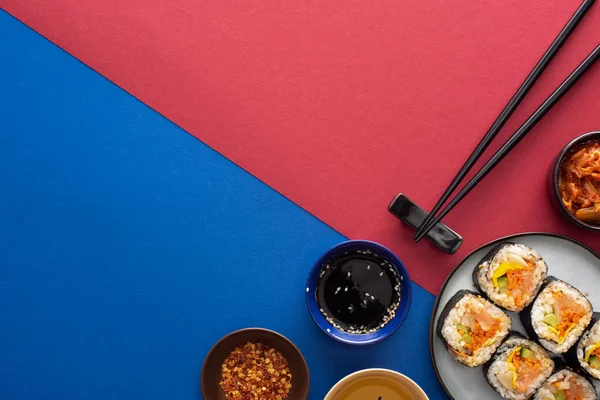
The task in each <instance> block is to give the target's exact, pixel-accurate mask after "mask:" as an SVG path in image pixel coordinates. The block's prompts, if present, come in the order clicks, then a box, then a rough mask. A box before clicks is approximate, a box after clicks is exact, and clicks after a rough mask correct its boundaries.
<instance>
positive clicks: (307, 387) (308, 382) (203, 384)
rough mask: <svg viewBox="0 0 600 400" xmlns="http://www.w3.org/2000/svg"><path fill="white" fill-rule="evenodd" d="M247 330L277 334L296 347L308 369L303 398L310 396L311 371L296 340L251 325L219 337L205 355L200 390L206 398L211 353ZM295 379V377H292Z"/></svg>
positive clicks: (305, 367)
mask: <svg viewBox="0 0 600 400" xmlns="http://www.w3.org/2000/svg"><path fill="white" fill-rule="evenodd" d="M247 332H259V333H262V334H265V335H268V336H275V337H277V338H278V339H281V340H283V341H285V342H287V343H288V344H290V345H291V346H292V348H293V349H294V351H295V352H296V353H298V355H299V356H300V360H301V365H302V367H303V369H304V370H305V371H306V385H305V387H304V390H303V393H302V394H301V397H302V398H308V394H309V392H310V371H309V369H308V364H307V363H306V359H305V358H304V354H302V352H301V351H300V349H299V348H298V346H296V344H294V342H292V341H291V340H290V339H288V338H287V337H285V336H284V335H282V334H281V333H279V332H276V331H274V330H271V329H267V328H260V327H249V328H242V329H238V330H236V331H233V332H230V333H228V334H227V335H225V336H223V337H222V338H221V339H219V340H218V341H217V342H216V343H215V344H214V345H213V346H212V347H211V348H210V350H209V351H208V353H207V354H206V357H204V362H203V363H202V369H201V371H200V391H201V392H202V396H203V397H205V398H206V394H205V390H204V387H205V385H207V384H208V383H206V379H205V378H206V377H205V371H206V362H207V361H208V359H209V358H210V356H211V355H213V353H214V351H215V349H216V348H217V346H219V345H220V344H221V343H222V342H224V341H225V340H227V339H229V338H230V337H232V336H237V335H242V334H244V333H247ZM292 379H293V377H292Z"/></svg>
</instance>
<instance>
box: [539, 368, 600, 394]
mask: <svg viewBox="0 0 600 400" xmlns="http://www.w3.org/2000/svg"><path fill="white" fill-rule="evenodd" d="M561 398H562V399H577V400H596V389H594V386H592V384H591V383H590V382H589V381H588V380H587V379H585V378H584V377H583V376H581V375H579V374H576V373H575V372H571V371H568V370H566V369H563V370H561V371H559V372H557V373H555V374H554V375H552V376H551V377H550V378H548V380H547V381H546V382H544V385H542V387H541V388H540V389H539V390H538V391H537V393H536V394H535V397H534V398H533V400H556V399H561Z"/></svg>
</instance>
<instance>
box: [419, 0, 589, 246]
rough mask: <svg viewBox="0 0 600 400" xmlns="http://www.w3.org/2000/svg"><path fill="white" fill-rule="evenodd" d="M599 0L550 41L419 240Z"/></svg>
mask: <svg viewBox="0 0 600 400" xmlns="http://www.w3.org/2000/svg"><path fill="white" fill-rule="evenodd" d="M594 1H595V0H584V1H583V3H581V5H580V6H579V8H578V9H577V11H575V14H573V16H572V17H571V19H570V20H569V22H567V24H566V25H565V27H564V28H563V29H562V30H561V31H560V33H559V34H558V36H557V37H556V39H554V42H552V44H551V45H550V47H549V48H548V50H546V52H545V53H544V55H543V56H542V58H541V59H540V61H538V63H537V64H536V65H535V67H534V68H533V70H532V71H531V72H530V73H529V75H528V76H527V78H526V79H525V81H524V82H523V84H521V87H519V89H518V90H517V92H516V93H515V94H514V95H513V97H512V98H511V99H510V101H509V102H508V104H507V105H506V107H504V110H502V112H501V113H500V115H498V118H497V119H496V121H494V123H493V124H492V126H491V127H490V129H489V130H488V131H487V133H486V134H485V135H484V136H483V138H482V139H481V141H480V142H479V144H478V145H477V147H476V148H475V150H474V151H473V153H471V155H470V156H469V158H468V159H467V161H466V162H465V164H464V165H463V166H462V168H461V169H460V171H458V173H457V174H456V176H455V177H454V179H453V180H452V182H451V183H450V185H449V186H448V187H447V188H446V191H445V192H444V193H443V194H442V196H441V197H440V198H439V200H438V201H437V203H435V206H433V208H432V209H431V211H430V212H429V215H428V216H427V217H426V218H425V220H424V221H423V223H421V225H420V226H419V228H418V229H417V233H416V234H415V240H417V241H418V240H420V239H418V238H420V237H423V236H424V235H423V231H424V230H425V228H426V227H427V226H428V225H429V224H430V223H431V221H432V220H433V219H434V218H435V214H436V213H437V212H438V211H439V210H440V208H441V207H442V206H443V205H444V203H445V202H446V201H447V200H448V198H449V197H450V195H451V194H452V193H453V192H454V191H455V190H456V188H457V187H458V185H459V184H460V182H461V181H462V180H463V179H464V178H465V176H466V175H467V174H468V173H469V171H470V170H471V168H473V166H474V165H475V163H476V162H477V160H479V158H480V157H481V155H482V154H483V152H484V151H485V150H486V149H487V148H488V146H489V145H490V143H491V142H492V141H493V140H494V138H495V137H496V136H497V135H498V132H500V130H501V129H502V127H503V126H504V124H505V123H506V121H507V120H508V118H510V116H511V115H512V114H513V112H514V111H515V110H516V108H517V107H518V106H519V104H521V101H523V98H524V97H525V96H526V95H527V93H528V92H529V90H530V89H531V87H532V86H533V85H534V84H535V82H536V81H537V79H538V78H539V77H540V75H541V74H542V73H543V72H544V70H545V69H546V67H547V66H548V64H550V61H552V59H553V58H554V56H555V55H556V53H557V52H558V50H560V48H561V47H562V45H563V44H564V43H565V41H566V40H567V39H568V38H569V35H571V33H572V32H573V30H575V28H576V27H577V25H578V24H579V22H580V21H581V20H582V19H583V17H584V16H585V14H586V13H587V11H588V10H589V9H590V7H591V6H592V4H594Z"/></svg>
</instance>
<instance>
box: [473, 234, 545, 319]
mask: <svg viewBox="0 0 600 400" xmlns="http://www.w3.org/2000/svg"><path fill="white" fill-rule="evenodd" d="M547 274H548V266H547V265H546V262H545V261H544V259H543V258H542V256H540V255H539V254H538V253H537V252H536V251H535V250H534V249H532V248H531V247H529V246H526V245H524V244H519V243H512V242H505V243H502V244H500V245H498V246H496V247H494V248H493V249H492V250H491V251H490V252H489V253H488V254H487V255H486V256H485V257H484V258H483V260H481V262H480V263H479V265H477V266H476V267H475V269H474V270H473V283H474V284H475V286H476V287H477V288H478V289H479V290H480V291H481V292H482V293H483V294H484V295H485V297H487V298H488V299H490V300H491V301H492V302H493V303H494V304H496V305H497V306H499V307H502V308H504V309H505V310H508V311H515V312H520V311H522V310H523V308H525V307H527V306H528V305H529V304H530V303H531V302H532V301H533V299H534V298H535V296H536V295H537V293H538V291H539V290H540V287H541V286H542V284H543V283H544V279H546V275H547Z"/></svg>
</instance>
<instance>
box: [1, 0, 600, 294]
mask: <svg viewBox="0 0 600 400" xmlns="http://www.w3.org/2000/svg"><path fill="white" fill-rule="evenodd" d="M579 4H580V2H579V1H576V0H566V1H542V0H487V1H485V2H482V1H466V0H445V1H439V0H438V1H422V0H421V1H417V0H408V1H400V2H398V1H385V0H384V1H380V2H371V1H346V0H344V1H341V0H333V1H326V2H316V1H292V0H283V1H277V2H273V1H268V2H246V1H192V0H178V1H166V0H151V1H150V0H144V1H141V0H140V1H138V0H119V1H117V0H104V1H102V2H97V1H81V0H60V1H59V0H30V1H27V2H24V1H20V0H0V6H1V7H2V8H4V9H5V10H6V11H8V12H9V13H11V14H12V15H14V16H15V17H17V18H19V19H20V20H21V21H23V22H24V23H26V24H28V25H30V26H31V27H32V28H34V29H35V30H37V31H38V32H40V33H42V34H43V35H45V36H46V37H47V38H49V39H50V40H51V41H53V42H55V43H56V44H58V45H59V46H61V47H63V48H64V49H65V50H67V51H68V52H70V53H72V54H73V55H74V56H75V57H77V58H79V59H80V60H81V61H83V62H84V63H86V64H88V65H90V66H91V67H92V68H94V69H95V70H97V71H98V72H100V73H101V74H103V75H105V76H106V77H107V78H109V79H111V80H112V81H114V82H115V83H117V84H118V85H120V86H121V87H123V88H124V89H125V90H127V91H129V92H130V93H132V94H133V95H135V96H136V97H138V98H139V99H141V100H142V101H144V102H145V103H147V104H148V105H150V106H151V107H153V108H155V109H156V110H158V111H159V112H161V113H162V114H164V115H166V116H167V117H168V118H170V119H171V120H173V121H175V122H176V123H178V124H179V125H181V126H182V127H183V128H185V129H186V130H188V131H189V132H191V133H192V134H194V135H195V136H197V137H198V138H199V139H201V140H203V141H204V142H206V143H207V144H209V145H210V146H212V147H214V148H215V149H216V150H218V151H219V152H221V153H223V154H224V155H225V156H227V157H229V158H230V159H231V160H233V161H234V162H236V163H237V164H239V165H240V166H242V167H243V168H245V169H247V170H248V171H250V172H251V173H252V174H254V175H255V176H257V177H258V178H260V179H262V180H263V181H264V182H266V183H267V184H269V185H271V186H273V187H274V188H275V189H277V190H278V191H279V192H281V193H282V194H284V195H285V196H287V197H289V198H290V199H291V200H293V201H294V202H296V203H298V204H299V205H301V206H302V207H304V208H306V209H307V210H308V211H310V212H312V213H313V214H314V215H316V216H317V217H319V218H321V219H322V220H324V221H325V222H327V223H328V224H330V225H331V226H333V227H334V228H336V229H337V230H339V231H340V232H342V233H343V234H345V235H347V236H350V237H353V238H366V239H371V240H375V241H379V242H382V243H383V244H385V245H388V246H390V247H391V248H392V249H393V250H394V251H395V252H396V253H397V254H398V255H399V256H400V258H402V259H403V260H404V261H405V263H406V264H407V266H408V268H409V270H410V272H411V274H412V277H413V278H414V279H415V280H416V281H417V282H418V283H419V284H421V285H423V286H424V287H425V288H426V289H428V290H430V291H432V292H434V293H435V292H436V291H437V290H438V289H439V286H440V284H441V283H442V281H443V279H444V278H445V276H446V275H447V273H448V272H449V271H450V270H451V268H452V267H453V266H454V265H455V264H456V263H457V262H458V261H459V259H460V258H461V256H463V255H464V254H466V252H467V251H469V250H471V249H473V248H474V247H476V246H477V245H480V244H482V243H484V242H486V241H489V240H492V239H495V238H497V237H499V236H503V235H506V234H510V233H516V232H521V231H550V232H558V233H563V234H567V235H569V236H572V237H575V238H577V239H580V240H583V241H584V242H586V243H587V244H588V245H590V246H592V247H593V248H595V249H596V250H600V240H599V239H600V236H599V235H597V234H594V233H590V232H585V231H581V230H579V229H576V228H574V227H572V226H571V225H569V224H568V223H567V222H565V221H563V220H562V219H561V218H560V217H559V216H558V215H557V214H556V213H555V211H554V210H553V209H552V208H551V207H550V205H549V202H548V199H547V194H546V187H545V183H546V182H545V179H546V174H547V170H548V168H549V166H550V163H551V162H552V159H553V158H554V156H555V155H556V154H557V153H558V152H559V151H560V149H561V148H562V147H563V146H564V144H566V143H567V142H568V141H569V140H571V139H572V138H574V137H575V136H577V135H579V134H581V133H584V132H587V131H591V130H600V65H598V66H595V67H594V68H593V69H592V70H591V71H590V72H589V73H588V74H587V76H586V77H584V78H583V80H582V81H581V82H580V83H578V84H577V86H575V88H574V89H573V90H572V91H571V92H570V93H569V94H567V95H566V96H565V98H564V99H563V100H562V101H561V102H560V103H559V104H558V105H557V106H556V107H555V108H554V110H553V111H552V112H551V113H550V114H549V115H548V116H547V117H546V118H545V119H544V121H543V122H542V123H540V124H539V125H538V127H537V128H536V129H535V130H533V131H532V132H531V134H530V136H529V137H528V138H526V139H525V140H524V141H523V142H522V143H521V144H520V145H519V146H518V147H517V148H516V149H515V151H514V152H513V153H512V154H511V155H510V156H508V157H507V158H506V159H505V160H504V161H503V162H502V163H501V165H500V166H499V167H498V168H496V169H495V170H494V171H493V172H492V173H491V174H490V175H489V176H488V177H487V178H486V179H485V181H484V182H482V184H480V185H479V187H478V188H477V189H476V190H475V191H474V192H473V193H472V194H470V195H469V196H468V197H467V198H466V199H465V201H463V202H462V203H461V204H460V205H459V206H458V207H457V209H456V210H455V211H453V212H452V214H451V215H450V216H449V217H448V218H446V220H445V221H446V222H447V224H448V225H450V226H451V227H452V228H454V229H456V230H457V231H458V232H459V233H461V234H462V235H463V236H464V238H465V243H464V245H463V247H462V248H461V250H460V251H459V253H458V254H457V255H456V256H452V257H450V256H447V255H444V254H442V253H441V252H440V251H439V250H437V249H435V248H434V247H433V246H432V245H430V244H429V243H426V242H425V241H424V242H422V243H420V244H418V245H416V244H415V243H414V242H413V241H412V234H413V232H412V231H410V230H409V229H408V228H405V227H403V226H402V225H400V223H399V222H398V221H397V220H396V219H394V218H393V217H392V216H391V215H389V214H388V212H387V206H388V204H389V202H390V200H391V199H392V198H393V196H394V195H395V194H396V193H398V192H404V193H406V194H407V195H408V196H409V197H411V198H413V199H414V200H415V201H417V202H418V203H419V204H421V205H422V206H424V207H427V208H428V207H431V206H432V205H433V203H434V202H435V199H436V198H437V197H438V196H439V194H440V193H441V191H442V190H443V188H444V187H445V186H446V185H447V183H448V182H449V180H450V179H451V177H452V176H453V175H454V173H455V172H456V171H457V169H458V168H459V167H460V165H461V164H462V163H463V162H464V160H465V158H466V157H467V156H468V154H469V153H470V152H471V151H472V149H473V147H474V146H475V144H476V143H477V141H478V140H479V138H480V136H481V135H482V133H483V132H484V131H485V130H486V129H487V128H488V127H489V125H490V124H491V122H492V121H493V119H494V118H495V117H496V115H497V114H498V113H499V111H500V110H501V109H502V107H503V106H504V105H505V103H506V101H507V100H508V98H509V97H510V96H511V95H512V94H513V93H514V91H515V90H516V88H517V87H518V86H519V85H520V83H521V82H522V80H523V79H524V78H525V76H526V75H527V73H528V72H529V71H530V70H531V68H532V67H533V65H534V64H535V62H536V61H537V60H538V59H539V57H540V56H541V54H542V53H543V51H544V50H545V49H546V48H547V46H548V45H549V43H550V42H551V41H552V40H553V39H554V37H555V36H556V34H557V33H558V31H559V30H560V29H561V28H562V26H563V25H564V24H565V22H566V21H567V20H568V18H569V17H570V16H571V15H572V13H573V12H574V10H575V9H576V8H577V7H578V5H579ZM599 40H600V5H595V6H593V8H592V10H591V11H590V13H589V14H588V16H587V17H586V18H585V19H584V21H583V22H582V24H581V25H580V27H579V28H578V29H577V30H576V31H575V34H574V35H573V36H572V38H571V39H570V40H569V42H568V43H567V44H566V46H565V47H564V48H563V50H562V51H561V53H560V54H559V56H558V57H557V58H556V59H555V60H554V61H553V63H552V64H551V66H550V68H549V69H548V70H547V72H546V74H545V75H544V77H543V78H542V79H540V81H539V82H538V85H537V86H536V87H535V89H534V90H533V91H532V92H531V94H530V96H529V97H528V98H527V100H526V101H525V102H524V104H523V108H522V109H521V110H520V111H519V112H518V113H516V114H515V116H514V117H513V119H512V120H511V123H509V124H508V126H507V128H506V129H505V130H504V133H503V134H502V135H501V137H500V138H499V139H505V138H506V137H507V136H508V135H509V134H510V133H512V132H513V131H514V129H515V128H516V127H517V126H518V125H519V123H520V122H522V121H523V120H524V119H525V118H526V116H527V115H528V114H529V113H531V112H532V111H533V110H534V109H535V108H536V107H537V105H539V104H540V103H541V101H542V100H543V99H544V98H545V97H546V96H547V95H548V94H549V93H550V92H551V91H552V90H553V89H554V88H555V87H556V86H557V85H558V84H559V83H560V82H561V81H562V80H563V79H564V78H565V77H566V76H567V74H568V73H569V72H570V71H571V70H572V69H573V68H574V67H575V66H576V65H577V64H578V63H579V62H580V61H581V60H582V59H583V58H584V57H585V56H586V55H587V54H588V53H589V52H590V51H591V50H592V49H593V48H594V47H595V46H596V45H597V44H598V41H599ZM495 147H497V146H495ZM276 222H277V221H273V223H276ZM306 240H307V241H310V240H311V238H310V237H307V238H306ZM309 267H310V266H308V265H307V271H308V268H309ZM550 268H552V266H550Z"/></svg>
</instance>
